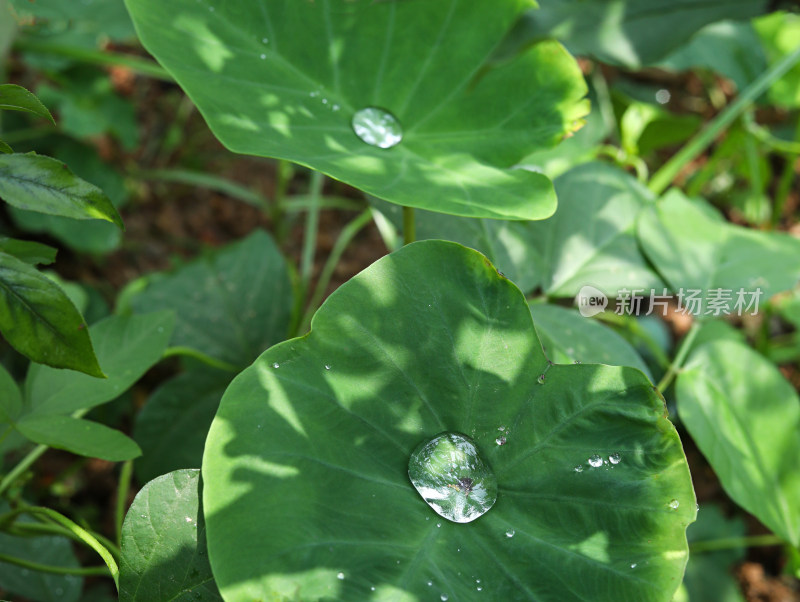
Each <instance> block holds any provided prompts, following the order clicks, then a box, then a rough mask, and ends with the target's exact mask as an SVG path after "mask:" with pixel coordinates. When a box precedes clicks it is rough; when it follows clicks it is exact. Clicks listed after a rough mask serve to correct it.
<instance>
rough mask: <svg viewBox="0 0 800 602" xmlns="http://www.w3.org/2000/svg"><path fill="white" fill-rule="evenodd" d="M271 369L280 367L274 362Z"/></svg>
mask: <svg viewBox="0 0 800 602" xmlns="http://www.w3.org/2000/svg"><path fill="white" fill-rule="evenodd" d="M272 367H273V368H280V367H281V365H280V364H279V363H278V362H275V363H274V364H272Z"/></svg>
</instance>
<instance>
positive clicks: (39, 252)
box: [0, 236, 58, 265]
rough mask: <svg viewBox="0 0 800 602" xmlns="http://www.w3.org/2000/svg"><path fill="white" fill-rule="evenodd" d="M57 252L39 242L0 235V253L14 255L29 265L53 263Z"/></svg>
mask: <svg viewBox="0 0 800 602" xmlns="http://www.w3.org/2000/svg"><path fill="white" fill-rule="evenodd" d="M57 252H58V251H57V250H56V249H54V248H53V247H51V246H49V245H43V244H42V243H40V242H33V241H29V240H18V239H16V238H8V237H7V236H0V253H7V254H8V255H14V256H15V257H16V258H17V259H20V260H22V261H24V262H25V263H29V264H31V265H37V264H44V265H47V264H50V263H53V262H54V261H55V260H56V253H57Z"/></svg>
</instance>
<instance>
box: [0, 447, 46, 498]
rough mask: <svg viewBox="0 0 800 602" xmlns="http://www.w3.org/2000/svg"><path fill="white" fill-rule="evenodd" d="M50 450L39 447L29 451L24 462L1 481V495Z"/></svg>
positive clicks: (21, 461) (20, 462) (18, 464)
mask: <svg viewBox="0 0 800 602" xmlns="http://www.w3.org/2000/svg"><path fill="white" fill-rule="evenodd" d="M48 449H49V448H48V447H47V446H46V445H37V446H36V447H34V448H33V449H32V450H31V451H29V452H28V453H27V454H26V455H25V457H24V458H22V460H20V461H19V462H18V463H17V465H16V466H15V467H14V468H12V469H11V471H10V472H9V473H8V474H7V475H6V476H4V477H3V480H2V481H0V495H2V494H3V493H5V491H6V489H8V488H9V487H10V486H11V485H13V484H14V482H15V481H16V480H17V479H18V478H19V477H20V475H22V473H24V472H25V471H26V470H28V468H30V466H31V464H33V463H34V462H36V460H38V459H39V458H40V457H41V456H42V454H43V453H44V452H46V451H47V450H48Z"/></svg>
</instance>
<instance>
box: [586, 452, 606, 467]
mask: <svg viewBox="0 0 800 602" xmlns="http://www.w3.org/2000/svg"><path fill="white" fill-rule="evenodd" d="M602 465H603V458H601V457H600V456H598V455H594V456H592V457H590V458H589V466H592V467H594V468H599V467H601V466H602Z"/></svg>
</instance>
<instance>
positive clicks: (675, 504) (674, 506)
mask: <svg viewBox="0 0 800 602" xmlns="http://www.w3.org/2000/svg"><path fill="white" fill-rule="evenodd" d="M680 505H681V503H680V502H679V501H678V500H672V501H670V503H669V504H667V506H669V507H670V508H672V509H673V510H677V509H678V506H680Z"/></svg>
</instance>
